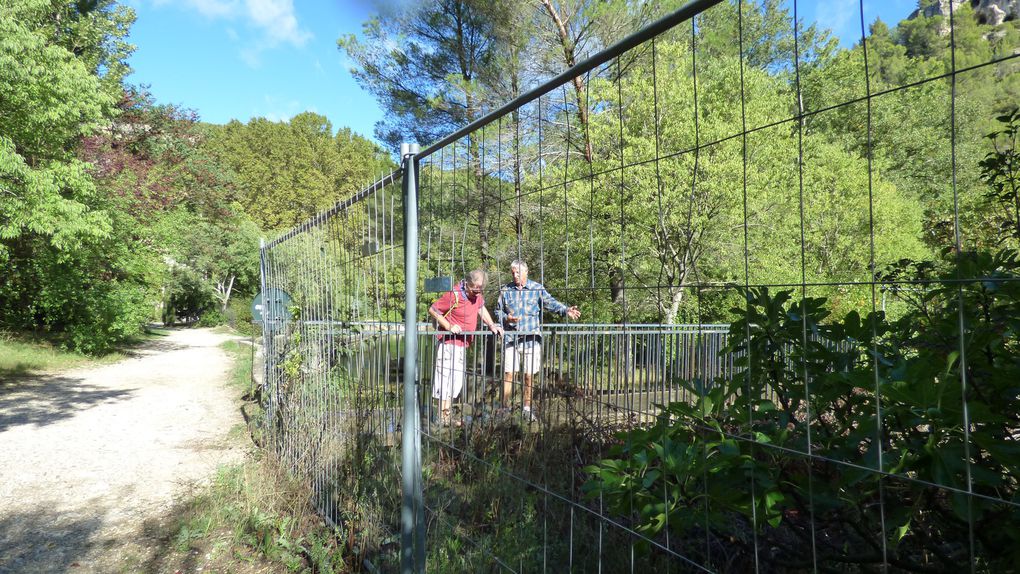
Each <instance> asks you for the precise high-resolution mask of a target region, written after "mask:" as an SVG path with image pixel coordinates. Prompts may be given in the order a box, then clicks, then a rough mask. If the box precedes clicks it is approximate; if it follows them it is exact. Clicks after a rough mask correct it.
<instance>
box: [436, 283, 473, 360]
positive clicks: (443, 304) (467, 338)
mask: <svg viewBox="0 0 1020 574" xmlns="http://www.w3.org/2000/svg"><path fill="white" fill-rule="evenodd" d="M483 306H485V298H484V297H482V294H481V293H479V294H478V295H475V298H474V301H472V300H471V299H470V298H469V297H468V295H467V292H466V291H465V290H464V282H463V281H461V282H460V283H458V284H457V286H456V287H454V288H453V290H451V291H447V292H446V293H443V296H442V297H440V298H439V299H438V300H437V301H436V302H435V303H433V304H432V308H433V309H435V310H436V312H437V313H439V314H440V315H444V316H446V320H447V321H449V322H450V324H451V325H460V328H461V330H463V331H477V330H478V312H479V311H480V310H481V308H482V307H483ZM451 309H453V310H452V311H451ZM436 337H437V338H438V339H439V342H441V343H452V344H454V345H457V346H459V347H467V346H468V345H470V344H471V339H473V338H474V337H473V335H454V334H452V333H450V332H443V333H440V334H439V335H436Z"/></svg>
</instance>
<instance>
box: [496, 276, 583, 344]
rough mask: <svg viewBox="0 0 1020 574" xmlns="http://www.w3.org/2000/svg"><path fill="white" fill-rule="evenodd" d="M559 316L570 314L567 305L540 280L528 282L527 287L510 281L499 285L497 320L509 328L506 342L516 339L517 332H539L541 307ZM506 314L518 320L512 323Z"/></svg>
mask: <svg viewBox="0 0 1020 574" xmlns="http://www.w3.org/2000/svg"><path fill="white" fill-rule="evenodd" d="M543 308H544V309H545V310H547V311H549V312H551V313H557V314H559V315H566V314H567V308H568V307H567V306H566V305H564V304H563V303H560V302H559V301H557V300H556V299H555V298H554V297H553V296H552V295H550V294H549V291H546V289H545V287H544V286H543V285H542V284H541V283H537V282H535V281H532V280H530V279H529V280H528V281H527V282H525V284H524V287H518V286H517V284H516V283H513V282H511V283H507V284H506V285H503V286H502V287H500V288H499V301H498V302H497V303H496V320H497V321H499V322H500V324H501V325H502V326H503V329H504V330H505V331H506V335H505V336H506V342H507V343H513V342H515V340H516V337H515V335H514V331H516V332H518V333H530V334H535V335H537V334H538V332H539V331H540V330H541V328H542V309H543ZM507 315H513V316H514V317H517V318H518V319H519V320H518V321H517V322H516V323H510V322H508V321H507V320H506V318H507Z"/></svg>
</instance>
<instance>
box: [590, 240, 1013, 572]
mask: <svg viewBox="0 0 1020 574" xmlns="http://www.w3.org/2000/svg"><path fill="white" fill-rule="evenodd" d="M946 255H947V257H944V258H943V259H942V260H940V261H937V262H920V263H918V262H911V261H902V262H900V263H899V264H897V265H896V266H894V267H892V268H891V269H889V270H888V271H887V272H886V273H885V274H883V276H882V277H881V279H882V280H883V281H890V282H895V283H892V286H893V287H892V289H893V290H894V292H896V293H897V294H899V295H900V296H901V297H903V298H904V299H905V300H906V302H907V303H908V306H909V308H910V311H909V312H908V313H906V314H905V315H904V316H903V317H902V318H900V319H899V320H897V321H895V322H888V321H887V320H886V318H885V317H884V315H883V314H882V313H872V314H869V315H868V316H867V317H861V316H859V315H858V314H857V313H855V312H852V313H850V314H848V315H847V316H846V317H844V318H842V319H840V320H835V321H830V320H829V316H828V315H829V312H828V310H827V309H826V301H825V300H824V299H815V298H804V299H802V300H796V299H794V298H793V295H792V292H791V291H781V292H779V293H776V294H771V293H769V291H768V290H767V289H765V288H761V289H748V290H742V293H743V294H744V295H745V297H746V301H747V304H746V308H744V309H734V312H739V313H740V314H742V317H741V318H740V319H739V320H737V321H735V322H734V323H733V324H732V325H731V328H730V333H731V340H730V343H729V346H728V348H727V349H725V350H724V351H723V352H724V353H732V354H734V355H735V356H736V357H737V358H736V359H735V362H736V364H737V365H738V367H740V368H741V370H740V372H739V373H738V374H736V375H734V377H733V378H732V380H725V379H718V380H716V381H714V382H713V383H712V384H704V383H702V382H699V381H693V382H687V383H685V384H686V385H687V386H688V388H689V389H690V391H691V392H692V393H693V394H694V395H695V396H696V397H697V400H696V401H695V402H693V403H692V404H688V403H682V402H681V403H673V404H671V405H669V406H668V407H666V408H665V410H664V412H663V414H662V415H661V416H660V417H659V419H658V422H657V423H656V424H655V425H654V426H653V427H651V428H648V429H641V430H634V431H631V432H627V433H624V434H622V435H621V436H620V439H621V441H622V442H621V444H619V445H617V446H616V447H615V448H614V449H613V450H612V451H611V458H609V459H606V460H603V461H601V462H600V463H599V464H597V465H593V466H591V467H589V468H588V469H587V470H588V472H589V473H591V475H592V479H591V480H590V481H589V482H588V483H586V485H585V491H586V492H587V493H588V494H589V495H590V496H597V495H602V496H603V497H604V500H605V501H606V503H607V505H608V507H609V508H610V510H611V511H613V512H615V513H617V514H621V515H627V516H631V517H632V518H633V519H634V520H635V521H636V523H637V529H638V531H640V532H643V533H645V534H647V535H649V536H655V535H657V534H659V533H660V532H662V531H663V530H665V529H666V528H667V527H668V528H669V529H670V530H671V531H672V532H673V533H674V535H679V536H684V535H691V534H692V533H694V532H695V531H697V530H698V529H707V530H708V531H709V533H710V534H711V535H712V536H717V537H720V538H727V537H729V538H731V539H733V540H734V541H735V542H737V543H738V546H740V547H742V548H743V551H744V552H747V553H750V552H752V551H753V549H752V547H751V545H752V544H753V543H754V540H753V539H752V531H757V533H758V538H759V539H758V545H759V548H761V547H768V548H771V549H773V550H772V552H773V554H774V555H775V556H776V557H777V558H779V559H781V560H782V562H783V563H784V564H787V565H790V566H793V567H798V568H808V567H811V566H812V560H813V559H814V558H815V556H817V563H818V564H819V565H820V564H823V563H825V564H848V563H851V564H852V563H856V564H868V563H875V562H877V563H882V562H886V563H889V564H891V565H893V566H896V567H899V568H905V569H920V568H927V569H935V570H938V571H942V570H945V571H951V570H956V569H959V568H965V567H966V565H967V564H968V563H969V561H970V559H971V557H970V542H969V533H970V532H971V531H973V532H974V537H975V539H974V543H973V545H974V548H973V550H974V553H975V560H976V563H977V564H978V565H979V566H980V567H981V568H982V569H987V570H990V571H1004V569H1008V568H1009V567H1010V566H1011V565H1015V564H1016V563H1017V560H1018V559H1020V551H1018V548H1020V512H1018V510H1017V509H1016V507H1015V506H1012V505H1011V504H1009V502H1008V501H1013V500H1016V497H1017V496H1020V491H1018V479H1020V442H1018V441H1017V439H1016V436H1017V432H1018V430H1020V402H1018V398H1020V397H1018V394H1020V386H1018V384H1017V381H1020V282H1018V281H1017V280H1018V279H1020V261H1018V258H1017V254H1016V252H1014V251H1011V250H1004V251H1001V252H999V253H997V254H994V255H993V254H986V253H965V254H961V255H958V256H955V257H950V255H951V254H949V253H948V252H947V254H946ZM960 277H966V278H981V279H979V280H974V281H963V282H961V281H959V280H958V278H960ZM905 285H909V288H907V287H905ZM970 493H973V494H970ZM734 521H737V522H734ZM740 522H744V523H745V524H746V527H745V528H741V527H738V526H736V524H739V523H740ZM883 524H884V529H883V528H882V525H883ZM971 529H972V530H971ZM812 544H813V545H814V548H815V551H816V553H817V554H815V552H812ZM883 549H884V552H885V553H884V554H883Z"/></svg>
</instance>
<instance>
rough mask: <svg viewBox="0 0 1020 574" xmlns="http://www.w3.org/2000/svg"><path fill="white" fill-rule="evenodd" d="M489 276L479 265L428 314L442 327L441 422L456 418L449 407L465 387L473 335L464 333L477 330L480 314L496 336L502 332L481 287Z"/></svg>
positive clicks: (435, 390) (436, 389)
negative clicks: (466, 360) (466, 365)
mask: <svg viewBox="0 0 1020 574" xmlns="http://www.w3.org/2000/svg"><path fill="white" fill-rule="evenodd" d="M487 280H488V276H487V275H486V274H485V271H482V270H481V269H476V270H474V271H472V272H470V273H468V274H467V277H465V278H464V280H463V281H461V282H460V283H458V284H457V285H456V286H455V287H454V288H453V289H452V290H450V291H447V292H446V293H444V294H443V295H442V296H441V297H440V298H439V299H438V300H436V302H435V303H433V304H432V305H431V306H430V307H429V315H430V316H431V317H432V318H433V319H434V320H435V321H436V325H437V326H438V327H439V329H440V330H442V332H441V333H440V334H439V335H437V336H436V337H437V338H438V339H439V344H438V345H437V346H436V369H435V372H434V373H433V375H432V398H434V399H439V412H440V422H441V423H442V424H451V423H452V422H453V420H452V418H451V414H450V407H451V406H452V403H453V399H454V398H456V397H457V396H459V395H460V391H461V389H462V388H463V387H464V362H465V356H466V355H467V348H468V345H470V344H471V339H472V338H473V337H472V335H464V334H461V333H463V332H464V331H477V330H478V318H479V317H481V318H482V321H484V322H485V326H486V327H488V328H489V330H491V331H492V332H493V333H495V334H496V335H497V336H499V335H502V334H503V329H502V328H501V327H500V326H499V324H498V323H496V322H495V321H493V320H492V316H491V315H489V310H488V309H486V308H485V298H484V297H482V290H483V289H484V288H485V282H486V281H487Z"/></svg>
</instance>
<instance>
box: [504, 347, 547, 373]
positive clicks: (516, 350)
mask: <svg viewBox="0 0 1020 574" xmlns="http://www.w3.org/2000/svg"><path fill="white" fill-rule="evenodd" d="M521 359H524V374H525V375H534V374H535V373H537V372H538V371H539V370H540V369H541V368H542V343H541V342H540V341H521V342H519V343H512V344H510V345H507V346H506V347H504V348H503V372H504V373H516V372H518V371H520V370H521Z"/></svg>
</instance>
